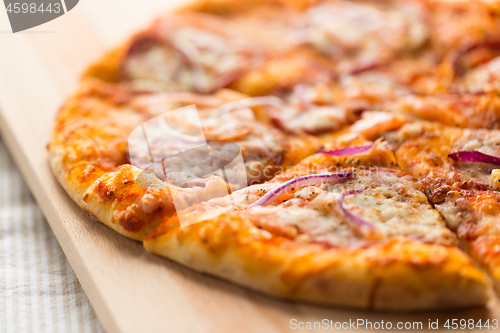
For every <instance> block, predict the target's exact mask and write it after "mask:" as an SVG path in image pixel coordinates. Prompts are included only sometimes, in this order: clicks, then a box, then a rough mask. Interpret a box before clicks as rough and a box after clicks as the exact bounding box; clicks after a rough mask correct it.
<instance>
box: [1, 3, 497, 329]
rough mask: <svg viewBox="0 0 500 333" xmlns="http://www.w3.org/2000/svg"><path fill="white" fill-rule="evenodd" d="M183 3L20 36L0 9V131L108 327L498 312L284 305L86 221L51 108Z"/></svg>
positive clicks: (127, 8) (91, 10) (73, 18)
mask: <svg viewBox="0 0 500 333" xmlns="http://www.w3.org/2000/svg"><path fill="white" fill-rule="evenodd" d="M184 3H186V1H182V0H174V1H154V0H147V1H146V0H134V1H132V0H121V1H120V0H105V1H102V0H83V1H80V3H79V4H78V5H77V7H75V9H73V10H72V11H71V12H69V13H67V14H65V15H63V16H62V17H60V18H58V19H56V20H54V21H52V22H49V23H47V24H44V25H42V26H39V27H35V28H33V29H31V30H28V31H26V32H21V33H18V34H12V33H11V32H10V27H9V25H8V21H7V16H6V13H5V11H4V10H3V8H1V9H0V126H1V133H2V136H3V138H4V140H5V142H6V143H7V145H8V148H9V150H10V152H11V154H12V155H13V156H14V158H15V160H16V163H17V165H18V167H19V168H20V170H21V172H22V174H23V176H24V178H25V180H26V181H27V183H28V184H29V186H30V188H31V190H32V192H33V194H34V195H35V197H36V199H37V201H38V203H39V204H40V206H41V208H42V210H43V212H44V214H45V216H46V218H47V220H48V221H49V223H50V225H51V227H52V229H53V231H54V233H55V235H56V237H57V239H58V240H59V242H60V243H61V246H62V248H63V250H64V252H65V254H66V255H67V257H68V259H69V261H70V263H71V265H72V267H73V269H74V271H75V273H76V275H77V276H78V278H79V280H80V282H81V283H82V285H83V288H84V290H85V292H86V293H87V295H88V297H89V299H90V301H91V303H92V305H93V307H94V309H95V311H96V313H97V315H98V317H99V318H100V320H101V322H102V324H103V326H104V328H105V329H106V331H108V332H189V333H191V332H288V331H296V330H292V329H291V328H290V321H291V320H292V319H296V320H297V321H299V322H300V321H302V322H307V321H321V320H323V319H327V320H333V322H337V321H338V322H349V321H350V320H351V321H356V320H358V319H363V320H369V321H372V322H375V321H377V322H380V321H381V320H384V322H387V321H391V322H392V324H393V326H394V327H396V325H397V322H406V321H409V322H422V324H423V330H421V331H427V330H428V323H429V320H431V321H435V320H439V325H440V327H441V329H440V331H441V330H442V331H448V330H446V329H444V328H442V325H443V324H444V323H445V321H446V320H447V319H453V318H456V319H471V318H472V319H475V320H476V321H477V320H478V319H482V321H483V322H484V321H485V320H487V319H493V318H500V309H499V308H498V306H499V304H500V303H499V301H498V298H493V299H492V300H491V302H490V304H489V306H488V308H485V309H482V308H479V309H470V310H463V311H449V312H437V313H417V314H391V313H380V312H368V311H352V310H343V309H336V308H328V307H321V306H314V305H308V304H301V303H291V302H286V301H281V300H278V299H275V298H271V297H267V296H264V295H261V294H258V293H255V292H252V291H249V290H247V289H244V288H241V287H239V286H235V285H233V284H231V283H228V282H225V281H222V280H219V279H217V278H213V277H210V276H206V275H202V274H198V273H196V272H193V271H191V270H190V269H188V268H185V267H182V266H180V265H178V264H176V263H174V262H171V261H169V260H166V259H163V258H160V257H157V256H154V255H152V254H149V253H147V252H146V251H145V250H144V249H143V247H142V245H141V244H140V243H139V242H135V241H132V240H129V239H126V238H125V237H122V236H120V235H118V234H116V233H115V232H113V231H112V230H111V229H109V228H108V227H106V226H104V225H103V224H100V223H98V222H96V221H93V220H91V219H90V218H88V217H87V216H86V215H85V214H84V212H83V211H82V210H81V209H79V207H78V206H77V205H76V204H74V203H73V202H72V201H71V200H70V198H69V197H68V196H67V195H66V193H65V192H64V191H63V189H62V188H61V187H60V186H59V185H58V183H57V182H56V180H55V178H54V177H53V176H52V174H51V171H50V168H49V164H48V160H47V151H46V144H47V142H48V140H49V136H50V133H51V131H52V126H53V121H54V116H55V113H56V112H57V109H58V107H59V106H60V105H61V103H62V101H63V99H64V98H65V97H66V96H67V95H68V94H70V93H71V92H72V91H73V90H74V89H75V88H76V85H77V80H78V76H79V74H80V73H81V72H82V71H83V69H84V68H85V67H86V66H88V64H89V63H90V62H91V61H94V60H96V59H97V57H99V55H101V54H102V53H103V52H104V51H105V50H106V49H109V48H110V47H112V46H113V45H116V44H118V43H120V42H121V41H122V40H123V39H125V37H126V36H127V35H129V34H130V33H131V32H133V31H134V30H137V29H139V28H140V27H141V26H144V25H146V24H147V23H148V21H149V20H151V18H153V17H154V16H155V15H157V14H158V13H159V12H161V11H162V10H167V9H169V8H174V7H175V6H179V5H182V4H184ZM344 326H345V325H344ZM476 330H477V331H478V332H485V331H486V332H487V331H488V330H485V329H481V330H479V329H474V330H473V331H476ZM318 331H319V330H318ZM360 331H364V330H361V329H360ZM490 331H493V330H490Z"/></svg>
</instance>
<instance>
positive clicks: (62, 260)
mask: <svg viewBox="0 0 500 333" xmlns="http://www.w3.org/2000/svg"><path fill="white" fill-rule="evenodd" d="M0 332H6V333H7V332H13V333H19V332H51V333H52V332H103V329H102V326H101V324H100V323H99V320H98V319H97V317H96V315H95V313H94V311H93V309H92V307H91V306H90V303H89V301H88V299H87V297H86V295H85V293H84V292H83V289H82V287H81V286H80V283H79V282H78V280H77V278H76V276H75V274H74V273H73V270H72V269H71V266H70V265H69V263H68V260H67V259H66V257H65V256H64V253H63V251H62V250H61V248H60V246H59V244H58V242H57V240H56V238H55V236H54V234H53V233H52V230H51V229H50V227H49V225H48V224H47V221H46V220H45V218H44V217H43V215H42V212H41V211H40V208H39V207H38V205H37V204H36V202H35V200H34V199H33V197H32V195H31V193H30V191H29V189H28V187H27V186H26V184H25V183H24V181H23V179H22V178H21V175H20V173H19V171H18V170H17V168H16V166H15V165H14V162H13V161H12V158H11V157H10V155H9V154H8V152H7V150H6V148H5V146H4V144H3V142H2V141H1V140H0Z"/></svg>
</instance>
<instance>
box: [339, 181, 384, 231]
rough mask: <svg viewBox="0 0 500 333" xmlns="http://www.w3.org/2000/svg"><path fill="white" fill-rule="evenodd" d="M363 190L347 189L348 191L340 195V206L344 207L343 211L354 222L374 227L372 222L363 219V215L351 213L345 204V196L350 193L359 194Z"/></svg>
mask: <svg viewBox="0 0 500 333" xmlns="http://www.w3.org/2000/svg"><path fill="white" fill-rule="evenodd" d="M361 192H363V190H350V191H346V192H344V193H342V195H341V196H340V199H339V203H340V208H342V211H343V212H344V214H345V215H346V216H347V217H348V218H349V219H350V220H351V221H353V222H354V223H356V224H357V225H359V226H367V227H369V228H374V227H375V226H374V225H373V224H372V223H371V222H368V221H366V220H363V219H362V218H361V217H359V216H356V215H354V214H353V213H351V212H350V211H349V209H347V208H346V205H345V202H344V199H345V197H346V196H348V195H355V194H359V193H361Z"/></svg>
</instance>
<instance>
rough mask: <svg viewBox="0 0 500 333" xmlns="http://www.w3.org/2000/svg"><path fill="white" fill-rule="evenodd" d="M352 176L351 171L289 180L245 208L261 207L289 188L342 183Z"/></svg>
mask: <svg viewBox="0 0 500 333" xmlns="http://www.w3.org/2000/svg"><path fill="white" fill-rule="evenodd" d="M352 175H353V172H352V171H349V172H335V173H325V174H319V175H309V176H302V177H297V178H293V179H290V180H289V181H287V182H284V183H283V184H281V185H280V186H278V187H276V188H274V189H272V190H271V191H269V192H267V193H266V194H265V195H264V196H263V197H261V198H260V199H259V200H257V201H255V202H254V203H252V204H251V205H249V206H248V207H247V209H248V208H252V207H256V206H263V205H265V204H266V203H268V202H271V201H273V200H274V199H276V198H278V197H280V196H281V195H283V194H284V193H286V192H287V191H288V190H289V189H290V188H295V187H303V186H307V185H315V184H318V183H320V182H323V181H324V182H333V181H342V180H346V179H350V178H351V177H352Z"/></svg>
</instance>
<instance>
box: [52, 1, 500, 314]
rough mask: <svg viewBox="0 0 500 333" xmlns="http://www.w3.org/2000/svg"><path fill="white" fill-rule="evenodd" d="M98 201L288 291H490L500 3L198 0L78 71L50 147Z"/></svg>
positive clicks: (152, 244) (437, 300) (106, 210)
mask: <svg viewBox="0 0 500 333" xmlns="http://www.w3.org/2000/svg"><path fill="white" fill-rule="evenodd" d="M48 147H49V152H50V162H51V166H52V169H53V171H54V174H55V176H56V177H57V179H58V180H59V182H60V183H61V185H62V186H63V187H64V189H65V190H66V191H67V192H68V194H69V195H70V196H71V198H72V199H73V200H74V201H76V202H77V203H78V204H79V205H80V206H81V208H82V209H84V210H85V211H86V212H87V213H88V214H89V215H90V216H91V217H93V218H94V219H95V220H98V221H100V222H102V223H104V224H106V225H107V226H109V227H110V228H112V229H114V230H115V231H116V232H118V233H120V234H122V235H124V236H126V237H129V238H132V239H134V240H137V241H141V242H143V244H144V247H145V249H146V250H147V251H149V252H152V253H154V254H157V255H160V256H163V257H166V258H169V259H171V260H174V261H176V262H178V263H180V264H183V265H185V266H188V267H190V268H192V269H194V270H197V271H199V272H203V273H208V274H212V275H215V276H218V277H221V278H224V279H227V280H229V281H232V282H234V283H237V284H240V285H242V286H245V287H248V288H251V289H253V290H256V291H260V292H264V293H267V294H270V295H274V296H277V297H281V298H286V299H291V300H300V301H307V302H314V303H320V304H325V305H335V306H341V307H351V308H361V309H375V310H390V311H418V310H427V309H450V308H465V307H472V306H485V305H486V303H487V302H488V300H489V299H490V297H492V293H493V289H494V288H495V289H496V290H500V192H499V191H500V2H497V1H486V0H483V1H467V0H454V1H450V0H410V1H403V0H371V1H370V0H366V1H358V0H350V1H348V0H303V1H300V0H242V1H235V0H203V1H201V2H198V3H194V4H191V5H189V6H187V7H185V8H183V9H180V10H178V11H177V12H174V13H167V14H164V15H162V16H160V17H159V18H158V19H157V20H156V21H154V22H153V23H152V24H151V25H150V26H149V27H147V28H146V29H144V30H142V31H140V32H138V33H137V34H135V35H134V36H132V37H131V38H130V39H129V40H128V41H126V42H125V43H123V44H122V45H121V46H119V47H117V48H115V49H113V50H111V51H110V52H109V53H108V54H106V55H104V56H103V57H102V59H100V60H99V61H98V62H97V63H95V64H93V65H92V66H91V67H90V68H89V69H88V70H87V71H86V72H85V73H84V75H83V76H82V79H81V82H80V85H79V89H78V91H77V92H76V93H75V94H73V95H72V96H71V97H69V98H68V99H67V100H66V102H64V104H63V106H62V107H61V109H60V111H59V114H58V116H57V119H56V124H55V129H54V132H53V136H52V139H51V142H50V143H49V146H48Z"/></svg>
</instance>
